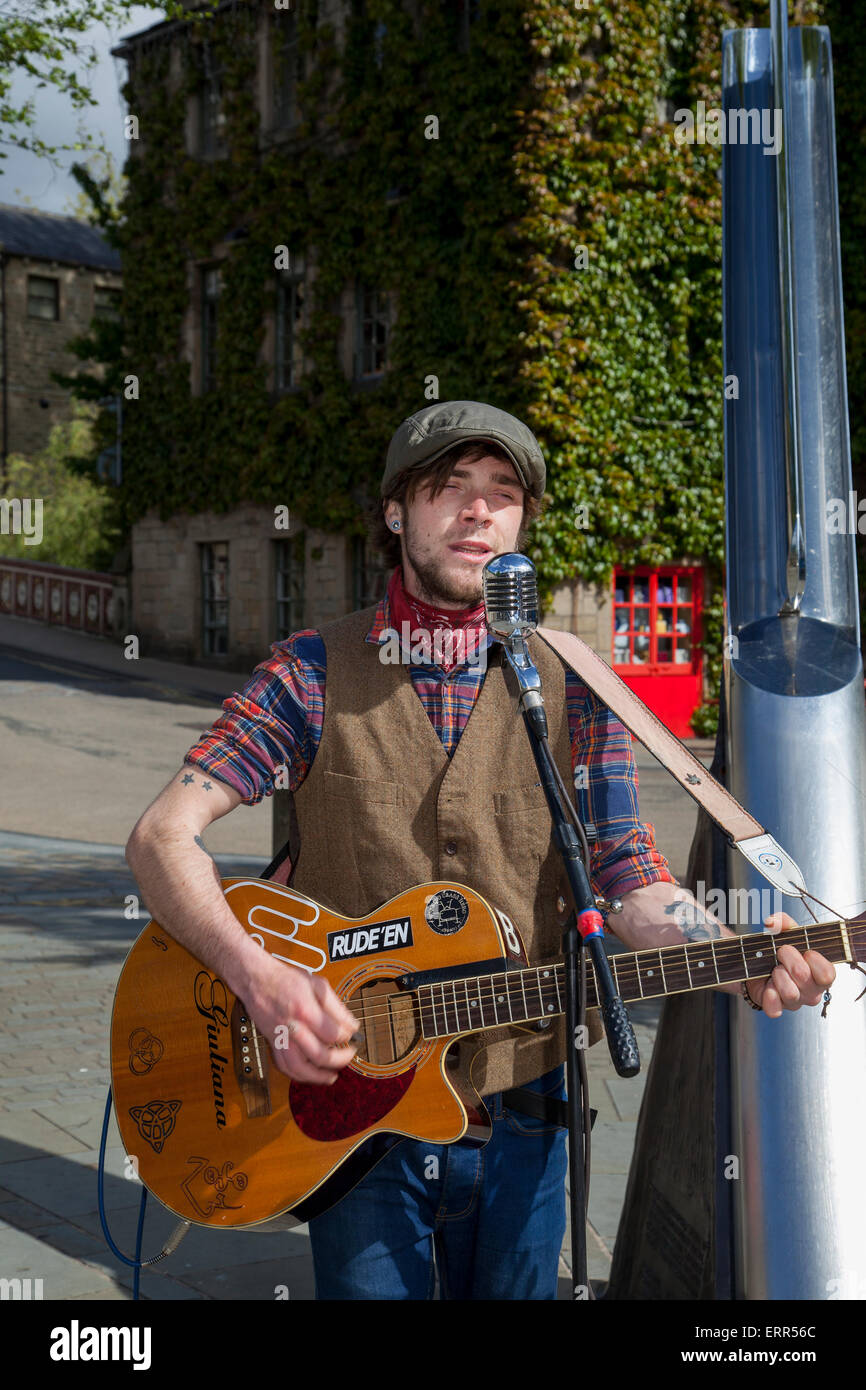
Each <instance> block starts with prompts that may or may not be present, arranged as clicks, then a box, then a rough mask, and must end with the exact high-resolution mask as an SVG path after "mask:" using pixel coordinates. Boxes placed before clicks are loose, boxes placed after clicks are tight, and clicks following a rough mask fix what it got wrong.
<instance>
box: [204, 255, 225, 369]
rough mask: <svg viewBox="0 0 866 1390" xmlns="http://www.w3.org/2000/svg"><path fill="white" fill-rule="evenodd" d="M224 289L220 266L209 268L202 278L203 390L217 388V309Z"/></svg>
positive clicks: (205, 270)
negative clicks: (221, 291)
mask: <svg viewBox="0 0 866 1390" xmlns="http://www.w3.org/2000/svg"><path fill="white" fill-rule="evenodd" d="M221 289H222V271H221V270H220V268H219V266H208V267H206V268H205V269H204V270H203V271H202V277H201V389H202V391H213V390H214V389H215V388H216V370H217V351H216V349H217V309H218V307H219V297H220V290H221Z"/></svg>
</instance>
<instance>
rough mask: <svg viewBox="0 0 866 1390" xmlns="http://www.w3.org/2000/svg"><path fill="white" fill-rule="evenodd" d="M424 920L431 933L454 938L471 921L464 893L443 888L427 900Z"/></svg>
mask: <svg viewBox="0 0 866 1390" xmlns="http://www.w3.org/2000/svg"><path fill="white" fill-rule="evenodd" d="M424 918H425V920H426V922H427V925H428V927H430V929H431V931H435V932H439V933H440V935H441V936H453V935H454V933H455V932H458V931H459V930H460V928H461V927H465V925H466V923H467V922H468V921H469V903H468V902H467V901H466V899H465V898H464V896H463V894H462V893H457V892H455V890H454V889H453V888H443V889H442V891H441V892H440V893H434V894H433V896H432V898H428V899H427V903H426V906H425V908H424Z"/></svg>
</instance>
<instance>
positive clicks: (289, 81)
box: [271, 10, 304, 130]
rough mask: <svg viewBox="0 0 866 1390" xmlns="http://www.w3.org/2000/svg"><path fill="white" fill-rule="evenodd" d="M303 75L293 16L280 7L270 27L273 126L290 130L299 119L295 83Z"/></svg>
mask: <svg viewBox="0 0 866 1390" xmlns="http://www.w3.org/2000/svg"><path fill="white" fill-rule="evenodd" d="M303 78H304V64H303V58H302V56H301V52H300V48H299V46H298V27H297V20H296V17H295V15H294V14H293V13H292V12H291V11H288V10H279V11H278V12H277V13H276V14H275V15H274V17H273V24H272V27H271V103H272V105H271V110H272V112H273V125H274V128H275V129H276V130H291V129H292V128H293V127H294V126H296V125H297V124H298V122H299V121H300V109H299V107H298V84H299V82H302V81H303Z"/></svg>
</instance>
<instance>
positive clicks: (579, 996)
mask: <svg viewBox="0 0 866 1390" xmlns="http://www.w3.org/2000/svg"><path fill="white" fill-rule="evenodd" d="M481 585H482V594H483V598H484V613H485V618H486V621H487V626H488V629H489V630H490V633H491V635H492V636H493V637H494V638H495V639H496V640H497V641H499V642H501V644H502V646H503V649H504V651H505V659H506V663H507V666H508V668H509V669H510V670H511V672H512V673H513V675H514V677H515V679H516V681H517V688H518V707H519V709H520V712H521V713H522V715H523V719H524V723H525V725H526V731H527V734H528V735H529V742H530V746H531V748H532V753H533V757H534V758H535V764H536V767H537V768H538V774H539V777H540V779H541V785H542V787H543V788H544V793H545V796H546V798H547V804H548V806H549V808H550V814H551V819H552V821H553V838H554V843H555V844H556V847H557V849H558V850H559V853H560V857H561V858H562V862H563V866H564V868H565V871H566V874H567V875H568V881H569V885H570V888H571V894H572V898H573V901H574V903H575V906H576V909H577V914H576V916H575V913H572V914H571V916H570V918H569V920H568V922H567V924H566V927H565V931H564V933H563V939H562V944H563V955H564V959H565V1003H566V1008H565V1019H566V1036H567V1038H568V1039H569V1046H568V1047H567V1048H566V1077H567V1083H568V1106H567V1111H568V1142H569V1193H570V1199H571V1241H572V1245H571V1248H572V1293H573V1297H574V1298H582V1297H584V1296H585V1290H586V1289H587V1288H588V1280H587V1274H586V1220H585V1215H586V1182H585V1174H584V1158H585V1154H586V1132H585V1126H584V1111H583V1105H582V1103H581V1090H582V1085H583V1078H582V1075H581V1069H580V1065H579V1061H580V1059H579V1046H580V1043H579V1039H581V1038H582V1037H583V1036H585V1034H584V1033H583V1032H578V1029H579V1028H581V1025H582V1024H583V1015H584V1013H585V1000H586V958H585V951H584V946H586V947H587V948H588V950H589V952H590V955H591V957H592V963H593V968H594V972H595V979H596V986H597V997H598V999H599V1001H600V1006H601V1016H602V1020H603V1023H604V1028H605V1033H606V1035H607V1041H608V1047H609V1048H610V1055H611V1057H612V1059H613V1064H614V1066H615V1067H616V1070H617V1072H618V1073H619V1075H620V1076H634V1075H636V1073H637V1072H638V1071H639V1070H640V1056H639V1053H638V1048H637V1042H636V1040H635V1036H634V1030H633V1029H632V1026H631V1020H630V1019H629V1016H628V1013H627V1011H626V1007H625V1005H624V1003H623V1001H622V999H621V998H620V997H619V995H618V993H617V990H616V987H615V985H614V982H613V976H612V974H611V969H610V965H609V964H608V960H607V956H606V955H605V951H604V922H603V919H602V916H601V913H600V912H599V910H598V907H597V905H596V901H595V896H594V894H593V891H592V887H591V884H590V880H589V844H588V840H587V836H586V830H585V828H584V826H583V825H582V824H581V822H580V819H579V817H578V815H577V811H576V810H575V808H574V807H573V805H572V804H571V800H570V798H569V796H568V792H567V790H566V788H565V786H564V784H563V781H562V778H561V776H560V773H559V769H558V768H557V766H556V762H555V760H554V758H553V754H552V753H551V751H550V745H549V743H548V737H547V715H546V713H545V709H544V697H543V695H542V691H541V677H540V675H539V673H538V670H537V669H536V666H535V664H534V662H533V660H532V656H531V654H530V652H529V648H528V646H527V638H528V637H530V636H531V634H532V633H533V632H535V630H536V628H537V627H538V583H537V579H536V574H535V566H534V565H533V564H532V561H531V560H529V559H527V557H526V556H525V555H519V554H517V553H509V554H506V555H496V556H494V558H493V559H492V560H488V562H487V564H486V565H485V566H484V569H483V570H482V575H481Z"/></svg>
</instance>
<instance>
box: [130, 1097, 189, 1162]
mask: <svg viewBox="0 0 866 1390" xmlns="http://www.w3.org/2000/svg"><path fill="white" fill-rule="evenodd" d="M180 1105H181V1103H180V1101H179V1100H150V1101H148V1103H147V1105H134V1106H133V1107H132V1109H131V1110H130V1112H129V1113H130V1115H131V1116H132V1118H133V1119H134V1120H135V1123H136V1124H137V1125H138V1132H139V1134H140V1135H141V1137H142V1139H144V1140H146V1141H147V1143H148V1144H149V1145H150V1147H151V1148H152V1149H153V1151H154V1153H158V1154H161V1153H162V1146H163V1144H164V1143H165V1141H166V1139H168V1137H169V1135H170V1134H171V1133H172V1131H173V1129H174V1126H175V1123H176V1120H177V1112H178V1110H179V1109H180Z"/></svg>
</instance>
